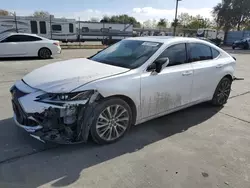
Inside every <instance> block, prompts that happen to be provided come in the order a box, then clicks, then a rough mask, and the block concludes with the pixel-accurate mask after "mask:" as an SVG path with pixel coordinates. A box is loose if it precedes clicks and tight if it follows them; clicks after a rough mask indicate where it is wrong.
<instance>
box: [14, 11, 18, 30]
mask: <svg viewBox="0 0 250 188" xmlns="http://www.w3.org/2000/svg"><path fill="white" fill-rule="evenodd" d="M13 16H14V20H15V25H16V32H17V33H18V28H17V19H16V12H14V14H13Z"/></svg>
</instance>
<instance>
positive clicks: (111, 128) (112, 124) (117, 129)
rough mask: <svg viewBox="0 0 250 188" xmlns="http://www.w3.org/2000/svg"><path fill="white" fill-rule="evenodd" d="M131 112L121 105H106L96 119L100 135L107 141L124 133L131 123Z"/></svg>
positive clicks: (97, 130)
mask: <svg viewBox="0 0 250 188" xmlns="http://www.w3.org/2000/svg"><path fill="white" fill-rule="evenodd" d="M129 118H130V117H129V113H128V111H127V109H126V108H124V107H123V106H121V105H111V106H108V107H106V108H105V109H104V110H103V111H102V112H101V113H100V115H99V117H98V118H97V121H96V132H97V134H98V136H99V137H100V138H102V139H104V140H106V141H112V140H115V139H117V138H119V137H120V136H122V135H123V134H124V132H125V131H126V130H127V128H128V125H129Z"/></svg>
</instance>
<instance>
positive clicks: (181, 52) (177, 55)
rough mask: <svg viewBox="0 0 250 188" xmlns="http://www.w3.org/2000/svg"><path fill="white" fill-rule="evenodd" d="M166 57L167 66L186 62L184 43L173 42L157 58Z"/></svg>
mask: <svg viewBox="0 0 250 188" xmlns="http://www.w3.org/2000/svg"><path fill="white" fill-rule="evenodd" d="M166 57H167V58H168V59H169V64H168V67H169V66H175V65H181V64H184V63H187V51H186V44H185V43H183V44H175V45H173V46H170V47H168V48H167V49H165V51H163V52H162V54H161V55H160V56H159V57H158V58H157V59H160V58H166Z"/></svg>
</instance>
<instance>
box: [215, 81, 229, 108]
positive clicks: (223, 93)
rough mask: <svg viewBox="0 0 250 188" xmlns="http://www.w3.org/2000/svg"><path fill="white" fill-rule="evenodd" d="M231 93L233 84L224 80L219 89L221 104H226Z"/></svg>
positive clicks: (218, 96) (218, 95)
mask: <svg viewBox="0 0 250 188" xmlns="http://www.w3.org/2000/svg"><path fill="white" fill-rule="evenodd" d="M230 91H231V82H230V81H229V80H224V81H223V82H222V83H221V84H220V86H219V89H218V93H217V98H218V102H219V103H220V104H224V103H226V101H227V99H228V97H229V95H230Z"/></svg>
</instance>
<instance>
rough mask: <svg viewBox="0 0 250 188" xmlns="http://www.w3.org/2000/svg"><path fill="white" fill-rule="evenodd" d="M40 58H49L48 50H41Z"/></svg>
mask: <svg viewBox="0 0 250 188" xmlns="http://www.w3.org/2000/svg"><path fill="white" fill-rule="evenodd" d="M40 54H41V57H42V58H49V56H50V52H49V51H48V50H45V49H44V50H41V53H40Z"/></svg>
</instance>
